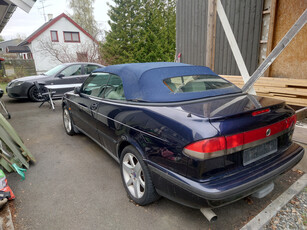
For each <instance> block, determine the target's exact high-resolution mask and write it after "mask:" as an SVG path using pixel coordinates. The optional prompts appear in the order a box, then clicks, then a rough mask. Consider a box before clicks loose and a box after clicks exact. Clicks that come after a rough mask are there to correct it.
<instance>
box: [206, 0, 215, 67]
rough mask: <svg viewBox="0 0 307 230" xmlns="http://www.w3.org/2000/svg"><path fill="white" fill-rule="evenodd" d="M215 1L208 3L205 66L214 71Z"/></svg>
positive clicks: (211, 0) (210, 0)
mask: <svg viewBox="0 0 307 230" xmlns="http://www.w3.org/2000/svg"><path fill="white" fill-rule="evenodd" d="M215 24H216V0H209V1H208V17H207V44H206V66H208V67H209V68H211V69H214V68H213V67H214V47H215V45H214V44H215Z"/></svg>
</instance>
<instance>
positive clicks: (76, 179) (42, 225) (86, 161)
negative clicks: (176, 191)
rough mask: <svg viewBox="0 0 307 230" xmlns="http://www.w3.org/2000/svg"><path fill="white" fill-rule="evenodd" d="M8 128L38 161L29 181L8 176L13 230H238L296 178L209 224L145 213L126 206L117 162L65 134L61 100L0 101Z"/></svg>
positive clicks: (175, 207) (186, 214)
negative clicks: (49, 102)
mask: <svg viewBox="0 0 307 230" xmlns="http://www.w3.org/2000/svg"><path fill="white" fill-rule="evenodd" d="M3 100H4V101H5V103H6V106H7V108H8V110H9V112H10V113H11V115H12V118H11V120H9V121H10V123H11V124H12V126H13V127H14V128H15V129H16V130H17V132H18V133H19V135H20V136H21V138H22V139H23V140H24V142H25V144H26V146H27V147H28V148H29V149H30V150H31V152H32V154H33V155H34V156H35V157H36V159H37V163H36V164H34V165H31V167H30V169H29V170H28V171H27V172H26V179H25V181H21V179H20V177H19V176H18V175H17V174H15V173H14V174H10V175H8V183H9V185H10V186H11V188H12V189H13V191H14V193H15V195H16V200H15V201H13V205H12V207H13V208H14V209H15V210H14V213H15V214H13V216H14V217H13V220H14V225H15V228H16V229H209V228H210V229H239V228H240V227H242V226H243V225H244V224H245V223H246V222H247V221H248V220H250V219H251V218H252V217H253V216H255V215H256V214H258V213H259V211H261V210H262V209H263V208H264V207H266V205H267V204H269V202H270V201H271V200H273V199H275V198H276V197H277V196H278V195H280V194H281V193H282V192H283V191H284V190H286V188H288V187H289V185H290V184H291V183H292V182H293V180H295V179H296V178H297V177H298V176H299V175H298V174H297V173H295V172H292V171H290V172H288V173H286V174H284V175H283V176H282V177H281V178H279V179H278V180H277V181H276V184H275V190H274V193H272V194H270V195H268V196H267V197H265V198H264V199H262V200H258V199H255V198H252V199H245V200H241V201H238V202H236V203H234V204H231V205H229V206H226V207H223V208H218V209H215V212H216V214H217V215H218V220H217V222H214V223H209V222H208V221H207V220H206V219H205V217H204V216H203V215H202V214H201V212H200V211H199V210H195V209H191V208H188V207H185V206H182V205H179V204H177V203H174V202H172V201H170V200H167V199H166V198H162V199H160V200H159V201H157V202H155V203H154V204H151V205H149V206H145V207H141V206H137V205H135V204H134V203H133V202H131V201H129V199H128V198H127V195H126V192H125V190H124V187H123V185H122V181H121V177H120V171H119V166H118V164H117V163H116V162H115V161H114V160H113V159H112V158H111V157H110V156H109V155H108V154H107V153H105V152H104V151H103V150H102V149H101V148H100V147H98V146H97V145H96V144H95V143H94V142H93V141H91V140H90V139H89V138H87V137H86V136H84V135H82V134H80V135H76V136H73V137H71V136H68V135H66V133H65V131H64V129H63V126H62V111H61V106H60V104H61V101H60V100H57V101H56V109H55V111H52V110H50V109H49V107H48V105H43V106H42V107H41V108H38V106H39V103H31V102H27V101H16V100H12V99H8V98H7V97H4V99H3Z"/></svg>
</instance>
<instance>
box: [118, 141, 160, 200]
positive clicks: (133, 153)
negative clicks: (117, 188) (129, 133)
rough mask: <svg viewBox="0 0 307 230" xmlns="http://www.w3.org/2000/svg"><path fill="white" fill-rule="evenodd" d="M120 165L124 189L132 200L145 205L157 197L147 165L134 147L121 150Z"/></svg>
mask: <svg viewBox="0 0 307 230" xmlns="http://www.w3.org/2000/svg"><path fill="white" fill-rule="evenodd" d="M120 165H121V174H122V179H123V183H124V186H125V189H126V191H127V193H128V195H129V197H130V198H131V199H132V200H133V201H135V202H136V203H138V204H140V205H146V204H149V203H152V202H153V201H155V200H157V199H158V198H159V195H158V194H157V193H156V191H155V188H154V186H153V184H152V181H151V178H150V173H149V170H148V167H147V166H146V165H145V163H144V161H143V160H142V157H141V154H140V153H139V152H138V151H137V150H136V149H135V148H133V147H132V146H128V147H126V148H125V149H124V150H123V152H122V155H121V162H120Z"/></svg>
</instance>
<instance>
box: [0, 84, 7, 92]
mask: <svg viewBox="0 0 307 230" xmlns="http://www.w3.org/2000/svg"><path fill="white" fill-rule="evenodd" d="M7 84H8V83H0V88H1V89H2V90H3V91H4V92H5V94H6V91H5V88H6V86H7Z"/></svg>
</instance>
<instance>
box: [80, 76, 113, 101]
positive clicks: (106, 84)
mask: <svg viewBox="0 0 307 230" xmlns="http://www.w3.org/2000/svg"><path fill="white" fill-rule="evenodd" d="M94 74H96V73H94ZM97 74H99V72H98V73H97ZM104 74H108V77H107V78H108V79H107V80H106V83H105V84H104V86H108V83H109V79H110V76H111V74H110V73H104ZM92 76H93V73H91V74H90V75H89V77H88V78H86V80H85V81H84V82H83V84H82V86H81V87H80V93H81V94H82V95H85V96H87V97H95V98H99V99H104V97H103V95H104V92H103V91H102V92H100V93H99V95H97V96H94V95H91V94H87V93H85V91H84V86H85V84H87V80H88V79H90V78H91V77H92ZM102 86H103V85H101V86H100V87H102Z"/></svg>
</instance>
